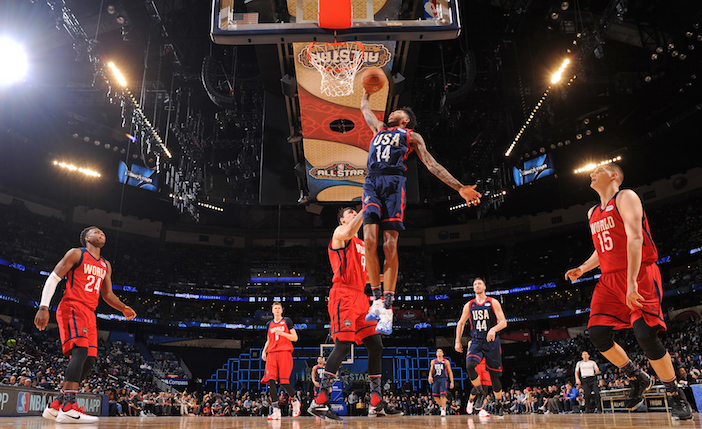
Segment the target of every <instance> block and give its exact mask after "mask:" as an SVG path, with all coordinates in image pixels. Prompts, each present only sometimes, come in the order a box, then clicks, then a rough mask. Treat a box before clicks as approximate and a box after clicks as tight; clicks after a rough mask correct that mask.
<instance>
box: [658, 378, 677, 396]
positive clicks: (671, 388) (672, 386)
mask: <svg viewBox="0 0 702 429" xmlns="http://www.w3.org/2000/svg"><path fill="white" fill-rule="evenodd" d="M661 381H662V382H663V386H665V391H666V392H671V393H672V392H677V391H678V383H677V382H678V379H677V377H673V379H672V380H668V381H666V380H662V379H661Z"/></svg>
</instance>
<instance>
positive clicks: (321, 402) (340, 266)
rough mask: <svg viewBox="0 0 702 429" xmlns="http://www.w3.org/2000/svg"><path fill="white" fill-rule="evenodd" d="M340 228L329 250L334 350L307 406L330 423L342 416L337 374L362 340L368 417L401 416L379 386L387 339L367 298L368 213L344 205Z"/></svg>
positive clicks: (330, 308) (310, 410) (337, 228)
mask: <svg viewBox="0 0 702 429" xmlns="http://www.w3.org/2000/svg"><path fill="white" fill-rule="evenodd" d="M338 220H339V226H337V227H336V229H335V230H334V235H333V236H332V239H331V241H330V242H329V247H328V253H329V262H330V263H331V266H332V270H333V271H334V277H333V278H332V282H333V283H334V286H332V288H331V291H329V304H328V309H329V316H330V317H331V329H330V330H331V335H332V338H334V349H333V350H332V352H331V354H330V355H329V358H328V359H327V366H326V367H325V369H324V373H323V374H322V382H321V383H320V384H321V387H320V392H319V394H317V396H316V397H315V399H314V401H312V403H311V404H310V407H309V409H308V410H307V411H308V412H309V413H310V414H312V415H313V416H317V417H319V418H323V419H326V420H330V421H339V420H341V418H340V417H339V416H338V415H337V414H336V413H335V412H334V411H333V410H332V409H331V404H330V398H331V388H332V383H333V382H334V378H335V377H336V375H335V374H336V372H337V371H338V370H339V367H340V366H341V363H342V362H343V360H344V358H346V356H348V354H349V352H350V351H351V345H352V344H353V343H354V342H355V343H356V344H363V345H364V346H366V350H368V378H369V380H370V393H371V398H370V407H369V409H368V414H369V415H376V416H381V415H385V416H401V415H402V414H403V413H402V412H401V411H397V410H396V409H395V408H394V407H392V406H391V405H390V404H388V403H387V402H386V401H385V400H384V399H383V391H382V388H381V386H380V381H381V372H382V367H383V361H382V358H383V341H382V339H381V337H380V335H379V334H378V333H377V332H376V330H375V325H376V323H375V322H372V321H366V319H365V315H366V311H367V309H368V296H366V294H365V292H364V289H365V287H366V279H367V273H366V257H365V252H364V247H363V241H362V240H361V239H360V238H358V237H357V236H356V235H357V234H358V230H359V229H360V228H361V224H362V223H363V217H362V216H361V214H360V213H357V212H356V210H355V209H353V208H351V207H346V208H342V209H341V210H340V211H339V214H338Z"/></svg>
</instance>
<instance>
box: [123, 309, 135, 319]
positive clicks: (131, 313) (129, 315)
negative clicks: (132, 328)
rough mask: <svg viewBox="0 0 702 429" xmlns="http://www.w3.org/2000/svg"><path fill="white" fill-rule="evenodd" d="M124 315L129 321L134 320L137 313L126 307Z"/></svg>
mask: <svg viewBox="0 0 702 429" xmlns="http://www.w3.org/2000/svg"><path fill="white" fill-rule="evenodd" d="M122 314H123V315H124V317H126V318H127V320H132V319H133V318H135V317H136V311H134V309H133V308H132V307H130V306H126V307H124V309H123V310H122Z"/></svg>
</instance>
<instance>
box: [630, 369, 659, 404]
mask: <svg viewBox="0 0 702 429" xmlns="http://www.w3.org/2000/svg"><path fill="white" fill-rule="evenodd" d="M629 385H630V386H631V389H629V395H628V396H627V397H626V399H624V408H626V409H627V410H629V411H634V410H635V409H637V408H639V406H640V405H641V404H642V403H643V401H644V397H643V394H644V393H645V392H646V391H648V389H650V388H651V386H653V379H652V378H651V377H650V376H649V375H648V374H646V373H645V372H643V371H640V372H639V373H638V374H636V375H634V376H633V377H631V378H629Z"/></svg>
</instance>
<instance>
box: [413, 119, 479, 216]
mask: <svg viewBox="0 0 702 429" xmlns="http://www.w3.org/2000/svg"><path fill="white" fill-rule="evenodd" d="M410 145H411V146H412V149H414V150H415V151H417V155H418V156H419V159H421V160H422V162H423V163H424V165H426V166H427V169H428V170H429V171H430V172H431V174H433V175H434V176H436V177H438V178H439V180H441V181H442V182H444V183H445V184H447V185H448V186H450V187H451V188H453V189H455V190H456V191H458V193H459V194H460V195H461V197H463V199H464V200H466V202H467V203H470V204H478V203H479V202H480V197H482V195H481V194H480V192H478V191H476V190H475V187H476V185H471V186H465V185H463V183H461V182H459V181H458V180H457V179H456V178H455V177H453V175H452V174H451V173H449V172H448V170H447V169H446V168H444V166H443V165H441V164H439V163H438V162H437V161H436V159H434V156H432V154H430V153H429V151H428V150H427V145H426V143H425V142H424V138H423V137H422V135H421V134H419V133H417V132H415V131H412V132H411V133H410Z"/></svg>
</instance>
